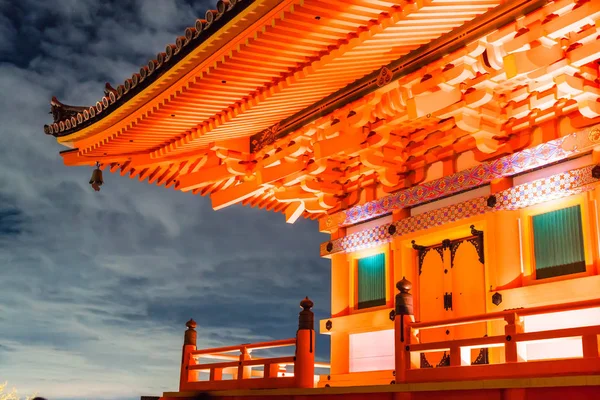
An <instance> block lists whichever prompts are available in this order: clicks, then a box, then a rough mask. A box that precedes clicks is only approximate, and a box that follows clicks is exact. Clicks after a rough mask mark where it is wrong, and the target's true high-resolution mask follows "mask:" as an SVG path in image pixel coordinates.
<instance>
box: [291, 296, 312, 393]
mask: <svg viewBox="0 0 600 400" xmlns="http://www.w3.org/2000/svg"><path fill="white" fill-rule="evenodd" d="M313 306H314V303H313V302H312V301H311V300H310V299H309V298H308V297H306V298H305V299H304V300H302V301H301V302H300V307H302V309H303V310H302V311H300V315H299V318H298V332H297V334H296V362H295V363H294V377H295V380H296V387H298V388H312V387H314V386H315V330H314V325H315V316H314V314H313V312H312V311H311V310H310V309H311V308H312V307H313Z"/></svg>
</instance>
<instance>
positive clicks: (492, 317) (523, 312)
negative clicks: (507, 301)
mask: <svg viewBox="0 0 600 400" xmlns="http://www.w3.org/2000/svg"><path fill="white" fill-rule="evenodd" d="M595 307H600V299H593V300H584V301H576V302H571V303H563V304H551V305H545V306H537V307H529V308H515V309H512V310H504V311H496V312H491V313H487V314H479V315H471V316H466V317H460V318H450V319H446V320H440V321H430V322H413V323H410V327H411V328H412V329H432V328H444V327H450V326H456V325H464V324H470V323H477V322H488V321H499V320H503V319H505V318H506V316H509V315H513V314H518V315H519V316H522V317H524V316H529V315H541V314H550V313H555V312H564V311H576V310H583V309H586V308H595Z"/></svg>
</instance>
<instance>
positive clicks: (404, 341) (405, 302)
mask: <svg viewBox="0 0 600 400" xmlns="http://www.w3.org/2000/svg"><path fill="white" fill-rule="evenodd" d="M396 288H397V289H398V291H399V292H400V293H398V294H396V308H395V310H394V355H395V368H396V383H402V382H405V381H406V371H407V370H408V369H410V351H409V350H410V337H411V329H410V323H411V322H412V315H413V297H412V294H411V293H409V292H410V290H411V289H412V283H410V281H408V280H407V279H406V278H404V277H403V278H402V280H401V281H399V282H398V283H396Z"/></svg>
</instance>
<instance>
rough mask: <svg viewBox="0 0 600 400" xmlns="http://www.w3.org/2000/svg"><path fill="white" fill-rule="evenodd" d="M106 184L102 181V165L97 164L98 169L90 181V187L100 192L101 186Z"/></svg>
mask: <svg viewBox="0 0 600 400" xmlns="http://www.w3.org/2000/svg"><path fill="white" fill-rule="evenodd" d="M103 183H104V180H102V170H100V163H99V162H97V163H96V169H95V170H94V172H92V178H91V179H90V185H92V188H94V190H95V191H96V192H99V191H100V186H102V184H103Z"/></svg>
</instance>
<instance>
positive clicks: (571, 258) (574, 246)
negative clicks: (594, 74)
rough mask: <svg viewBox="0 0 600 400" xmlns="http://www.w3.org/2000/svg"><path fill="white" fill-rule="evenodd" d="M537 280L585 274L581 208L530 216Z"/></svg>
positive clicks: (575, 207) (576, 207) (574, 207)
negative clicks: (579, 273) (531, 217)
mask: <svg viewBox="0 0 600 400" xmlns="http://www.w3.org/2000/svg"><path fill="white" fill-rule="evenodd" d="M533 237H534V252H535V275H536V279H545V278H552V277H555V276H562V275H569V274H576V273H578V272H585V256H584V250H583V230H582V227H581V207H580V206H573V207H568V208H563V209H562V210H556V211H552V212H549V213H545V214H540V215H536V216H534V217H533Z"/></svg>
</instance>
